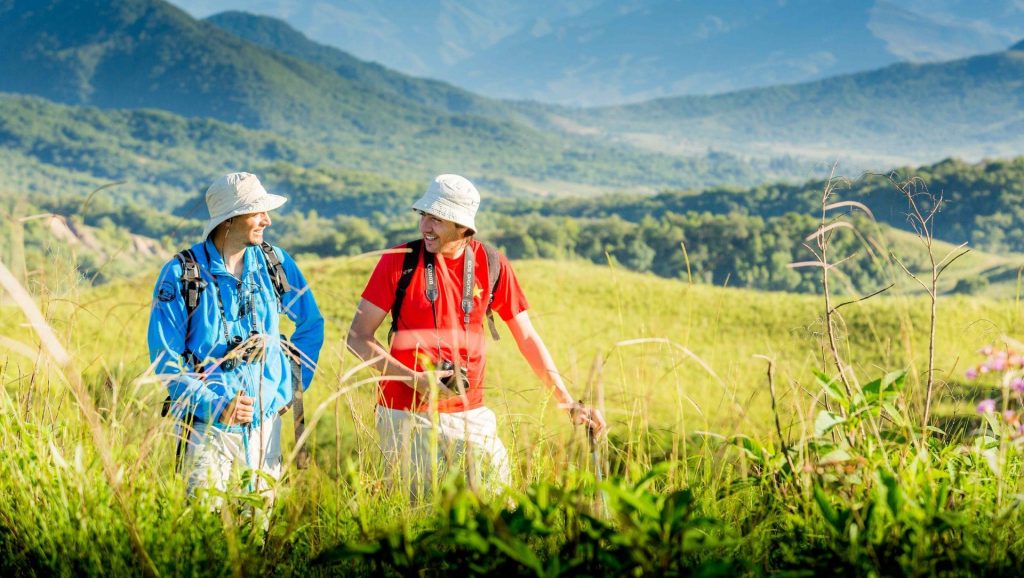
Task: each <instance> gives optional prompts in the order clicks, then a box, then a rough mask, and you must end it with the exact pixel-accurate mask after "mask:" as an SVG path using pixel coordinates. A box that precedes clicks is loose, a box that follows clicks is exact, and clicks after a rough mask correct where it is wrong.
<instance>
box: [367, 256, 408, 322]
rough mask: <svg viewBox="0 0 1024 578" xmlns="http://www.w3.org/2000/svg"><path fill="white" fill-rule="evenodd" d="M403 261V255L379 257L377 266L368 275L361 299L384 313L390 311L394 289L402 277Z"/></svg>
mask: <svg viewBox="0 0 1024 578" xmlns="http://www.w3.org/2000/svg"><path fill="white" fill-rule="evenodd" d="M404 260H405V253H386V254H384V255H381V258H380V261H377V266H376V267H374V268H373V273H371V274H370V280H369V281H367V282H366V288H364V289H363V294H362V297H363V299H366V300H367V301H369V302H370V303H373V304H374V305H376V306H377V307H380V308H381V309H383V310H384V311H391V306H392V305H394V304H395V289H396V288H397V287H398V278H399V277H401V275H402V271H401V269H402V262H403V261H404Z"/></svg>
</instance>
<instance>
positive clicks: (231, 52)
mask: <svg viewBox="0 0 1024 578" xmlns="http://www.w3.org/2000/svg"><path fill="white" fill-rule="evenodd" d="M234 20H241V21H244V24H245V25H244V26H241V27H240V28H243V29H244V30H245V31H246V32H247V33H248V34H249V35H250V37H251V38H252V39H253V41H255V42H260V43H261V44H264V45H265V46H259V45H257V44H254V43H253V42H250V41H247V40H245V39H243V38H240V37H239V36H236V35H235V34H231V33H228V32H227V31H225V29H223V28H218V27H217V26H215V25H214V24H211V23H209V22H203V21H197V20H195V19H193V18H191V17H190V16H189V15H188V14H186V13H185V12H183V11H181V10H180V9H178V8H175V7H174V6H172V5H170V4H168V3H166V2H163V1H162V0H47V2H45V3H40V2H38V1H37V0H11V1H8V2H5V3H0V30H3V31H4V34H3V35H0V53H2V54H4V55H5V56H4V58H2V59H0V91H6V92H11V93H21V94H30V95H37V96H41V97H43V98H46V99H49V100H53V101H56V102H59V103H65V104H69V105H73V106H82V105H88V106H95V107H99V108H103V109H141V108H148V109H162V110H165V111H169V112H171V113H174V114H176V115H180V116H184V117H189V118H210V119H216V120H218V121H222V122H227V123H237V124H239V125H242V126H244V127H245V128H247V129H249V130H263V131H272V132H273V133H275V135H276V136H277V137H278V138H281V139H286V143H285V145H284V146H267V147H266V148H263V149H259V152H258V154H257V155H256V156H255V157H254V158H253V163H256V162H260V161H273V160H284V161H287V162H292V163H297V164H300V165H317V166H337V167H342V168H359V169H361V170H368V169H369V170H375V171H376V172H379V173H380V174H383V175H387V176H391V177H400V178H410V177H415V178H419V179H426V178H429V176H431V175H433V174H436V173H438V172H462V173H465V174H467V175H468V176H471V177H473V178H476V179H478V180H480V181H482V182H485V183H488V184H489V185H490V186H491V187H492V188H493V189H495V190H497V191H500V192H502V193H510V192H517V191H518V192H524V191H534V192H545V193H547V192H553V191H558V190H559V189H566V188H569V189H572V188H574V187H575V188H577V189H576V190H577V191H578V190H579V188H578V187H584V188H585V187H591V188H597V187H601V188H603V187H616V186H621V187H625V188H628V189H633V190H641V189H644V188H647V189H648V190H656V189H657V188H659V187H664V186H698V187H699V186H704V185H707V184H711V183H714V182H718V181H720V179H722V178H729V179H733V178H740V179H741V180H743V181H745V182H751V181H750V180H749V179H754V178H758V177H757V175H758V172H759V171H755V170H752V169H751V168H750V166H749V165H748V164H747V163H744V162H742V161H741V160H740V159H737V158H726V157H723V156H721V155H718V156H716V157H715V159H714V160H713V161H709V160H708V157H707V155H706V154H704V153H702V154H700V155H691V156H690V158H687V159H680V158H679V157H670V156H667V155H661V154H658V153H653V154H652V153H650V152H645V151H638V150H636V149H630V148H628V147H623V146H620V145H609V144H606V143H603V142H600V141H597V140H593V139H586V138H583V137H579V136H577V135H572V134H568V133H561V132H558V131H550V130H537V129H536V128H535V127H534V126H531V122H532V121H530V122H528V120H529V119H530V118H531V116H530V114H532V113H529V114H528V113H527V112H523V111H520V110H518V109H516V108H515V107H511V106H508V105H507V104H505V103H501V102H498V101H491V100H488V99H484V98H481V97H478V96H475V95H473V94H471V93H468V92H466V91H464V90H461V89H457V88H455V87H452V86H449V85H445V84H443V83H440V82H436V81H426V80H418V79H413V78H411V77H408V76H405V75H401V74H398V73H395V72H392V71H388V70H386V69H384V68H382V67H380V66H377V65H372V64H368V63H363V62H359V61H357V60H355V59H353V58H352V57H351V56H349V55H347V54H344V53H343V52H341V51H339V50H337V49H333V48H328V47H323V46H317V45H315V44H313V43H311V42H309V41H307V40H305V39H304V38H302V37H301V36H300V35H298V34H296V33H295V32H294V30H291V29H288V28H287V27H285V26H284V25H283V24H281V23H280V22H275V21H272V20H270V19H265V18H263V19H260V18H251V17H246V16H244V15H234V16H232V15H224V16H223V17H221V18H219V19H217V22H219V23H220V24H221V25H223V26H228V25H229V24H230V23H231V22H232V21H234ZM278 48H285V50H286V51H287V53H286V51H283V50H279V49H278ZM26 102H28V101H20V100H18V101H11V102H9V103H7V104H6V105H5V107H6V108H11V107H20V109H19V112H17V113H12V114H11V115H9V116H8V117H7V118H0V135H3V134H5V133H6V134H8V135H15V136H9V137H8V138H10V139H11V140H6V141H5V140H0V145H7V146H11V147H12V148H14V149H15V150H17V151H19V152H21V153H24V154H29V155H31V154H32V149H28V150H26V149H25V148H24V143H25V142H35V141H36V140H37V139H40V138H43V140H46V139H47V138H49V141H48V144H47V146H46V147H44V148H45V150H48V151H55V150H59V149H60V148H61V147H62V146H72V147H79V146H81V145H82V144H83V143H69V142H67V139H66V131H64V132H62V131H60V130H59V129H58V130H57V131H56V132H55V133H51V134H49V135H45V137H44V135H41V134H39V133H37V132H34V131H35V130H37V129H38V128H39V127H42V126H46V125H48V124H50V123H48V122H46V121H40V122H36V121H35V120H32V117H33V115H36V114H39V111H40V110H41V109H42V108H43V107H41V106H40V105H34V104H33V105H27V104H25V103H26ZM59 114H60V115H61V116H66V117H68V118H74V117H77V116H79V115H77V114H76V113H74V112H70V111H65V112H61V113H59ZM87 116H89V117H90V121H89V122H90V124H91V123H93V119H95V117H97V116H101V115H99V114H98V113H96V112H95V111H92V112H89V113H88V115H87ZM146 118H147V123H146V130H144V131H142V132H143V133H144V134H150V135H162V134H166V133H175V132H177V134H181V132H180V129H179V128H174V127H180V126H181V125H182V122H181V121H180V119H171V118H166V119H164V120H163V121H162V122H166V123H167V126H165V127H154V126H153V121H154V119H153V117H146ZM133 122H135V121H134V120H130V119H129V120H126V119H124V117H123V115H121V116H118V118H117V120H116V121H110V122H109V123H108V125H109V133H110V135H116V134H124V132H125V131H128V133H129V134H131V131H132V130H134V129H133V128H131V125H132V123H133ZM125 123H127V124H128V126H127V127H125ZM5 125H6V126H5ZM211 126H212V127H214V130H211V131H210V132H209V133H208V134H206V135H205V136H206V137H207V138H209V139H212V140H213V141H216V142H217V143H218V144H217V145H215V146H213V148H215V149H217V150H225V146H226V143H229V142H230V138H232V137H230V136H229V135H230V134H231V133H233V132H234V130H233V129H227V128H225V127H223V126H221V125H217V124H214V125H211ZM94 129H95V127H92V128H90V130H94ZM165 129H166V130H165ZM26 131H27V132H26ZM100 133H101V134H102V131H100ZM222 137H223V138H227V139H228V140H222ZM153 138H162V137H153ZM198 138H200V139H202V138H203V135H202V133H200V135H199V137H198ZM135 140H136V139H134V138H133V139H132V141H135ZM256 140H259V141H264V140H266V135H259V136H258V137H257V138H256ZM101 141H102V142H103V146H104V147H106V146H108V144H109V139H107V138H104V139H101ZM174 142H175V146H188V145H187V143H184V144H182V143H180V142H178V141H177V140H176V139H175V140H174ZM149 144H152V145H154V146H159V141H156V142H153V143H149ZM208 145H209V143H204V142H200V141H197V142H196V143H195V146H196V147H197V148H200V147H205V146H208ZM97 146H98V145H97ZM209 146H212V145H209ZM244 148H246V149H251V147H249V146H247V147H244ZM289 151H292V152H289ZM294 151H301V152H300V153H298V154H297V153H295V152H294ZM63 156H64V155H60V154H57V155H55V156H51V157H47V158H49V160H53V159H54V158H58V159H59V158H62V157H63ZM92 156H94V157H96V158H101V159H102V158H103V155H102V154H99V153H96V154H93V155H92ZM115 156H119V155H118V154H115ZM146 156H148V154H147V155H146ZM206 160H207V162H208V163H209V164H210V165H211V166H216V165H221V164H223V163H224V160H223V159H221V158H208V159H206ZM43 161H44V162H48V161H47V160H46V159H43ZM106 164H109V163H106ZM368 165H372V166H368ZM69 168H73V169H75V170H80V169H83V168H85V169H88V167H87V166H86V167H82V166H78V165H72V166H70V167H69ZM149 168H152V165H151V166H150V167H145V166H140V167H138V168H137V169H136V170H137V171H138V172H139V173H142V174H145V173H146V171H147V170H149ZM161 170H163V169H161ZM716 173H720V174H716ZM164 174H166V173H164ZM741 175H745V176H741ZM111 176H114V175H111ZM779 176H782V174H781V173H780V174H779ZM143 180H149V178H148V177H147V178H145V179H143Z"/></svg>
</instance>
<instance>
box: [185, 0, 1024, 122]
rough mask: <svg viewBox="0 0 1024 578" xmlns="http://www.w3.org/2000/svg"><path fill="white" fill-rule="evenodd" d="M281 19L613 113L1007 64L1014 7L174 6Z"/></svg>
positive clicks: (580, 2) (489, 82) (407, 63)
mask: <svg viewBox="0 0 1024 578" xmlns="http://www.w3.org/2000/svg"><path fill="white" fill-rule="evenodd" d="M176 1H177V3H178V4H179V5H181V6H183V7H186V8H188V9H189V10H191V11H193V13H195V14H198V15H202V16H205V15H208V14H210V13H212V12H214V11H218V10H225V9H230V8H234V9H242V10H245V11H248V12H254V13H262V14H268V15H271V16H276V17H279V18H282V19H284V20H286V21H287V22H289V23H290V24H292V26H294V27H295V28H297V29H298V30H300V31H301V32H303V33H304V34H306V35H307V36H309V37H310V38H312V39H313V40H316V41H317V42H321V43H324V44H329V45H333V46H335V47H340V48H343V49H345V50H346V51H348V52H351V53H352V54H354V55H356V56H357V57H359V58H361V59H366V60H371V61H376V62H380V63H382V64H384V65H385V66H387V67H389V68H393V69H396V70H400V71H403V72H407V73H412V74H415V75H420V76H429V77H432V78H438V79H443V80H446V81H448V82H451V83H453V84H455V85H457V86H460V87H463V88H467V89H469V90H472V91H474V92H476V93H479V94H483V95H487V96H500V97H511V98H531V99H536V100H540V101H543V102H560V103H566V104H614V103H621V102H627V101H634V102H635V101H639V100H644V99H648V98H653V97H661V96H672V95H680V94H709V93H721V92H727V91H733V90H737V89H743V88H749V87H757V86H768V85H774V84H788V83H794V82H802V81H807V80H814V79H819V78H825V77H828V76H834V75H837V74H843V73H847V72H857V71H864V70H871V69H875V68H879V67H881V66H885V65H887V64H892V63H895V62H899V61H912V62H936V61H945V60H953V59H957V58H963V57H967V56H972V55H975V54H982V53H990V52H994V51H997V50H1002V49H1004V48H1005V47H1006V46H1008V45H1010V44H1011V43H1012V42H1014V41H1016V40H1019V39H1020V38H1021V37H1024V5H1021V3H1020V2H1017V1H1015V0H977V1H975V2H963V1H962V0H846V1H842V0H817V1H813V0H787V1H781V2H780V1H778V0H716V1H711V0H687V1H683V0H573V1H570V2H539V1H536V0H526V1H523V2H498V1H495V0H463V1H460V2H443V1H441V0H423V1H414V0H377V1H370V0H362V1H349V0H345V1H342V0H290V1H288V2H282V1H280V0H176Z"/></svg>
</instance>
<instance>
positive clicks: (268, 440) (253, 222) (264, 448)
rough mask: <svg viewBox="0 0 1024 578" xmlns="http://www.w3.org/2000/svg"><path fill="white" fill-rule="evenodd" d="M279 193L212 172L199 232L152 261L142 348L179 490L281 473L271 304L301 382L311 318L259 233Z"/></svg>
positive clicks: (316, 321) (281, 371) (287, 268)
mask: <svg viewBox="0 0 1024 578" xmlns="http://www.w3.org/2000/svg"><path fill="white" fill-rule="evenodd" d="M286 200H287V199H285V198H284V197H281V196H278V195H272V194H269V193H267V191H266V189H264V188H263V185H262V184H260V181H259V179H257V178H256V176H255V175H252V174H249V173H232V174H229V175H226V176H223V177H221V178H219V179H217V180H216V181H215V182H214V183H213V184H212V185H211V186H210V188H209V189H208V190H207V191H206V205H207V208H208V209H209V212H210V219H209V221H207V223H206V228H205V230H204V231H203V237H202V238H203V240H202V241H201V242H200V243H197V244H196V245H193V246H192V247H191V249H189V250H187V251H183V252H182V253H179V255H177V256H176V257H175V258H174V259H172V260H170V261H169V262H168V263H167V264H166V265H164V267H163V269H162V270H161V272H160V276H159V278H158V279H157V282H156V286H155V288H154V290H153V311H152V314H151V316H150V320H149V355H150V359H151V360H152V362H153V364H154V367H155V371H156V373H157V374H158V376H159V377H161V378H162V379H163V380H164V381H165V382H166V383H167V388H168V391H169V394H170V396H169V401H170V411H171V413H173V414H174V415H175V416H176V417H177V418H179V419H181V424H182V427H181V428H180V430H181V431H182V435H183V436H184V437H183V441H186V442H187V443H186V445H185V456H184V466H185V470H184V472H185V475H186V477H187V480H188V492H189V495H190V496H194V495H195V494H196V493H197V490H200V489H204V488H216V489H218V490H220V491H222V492H223V491H225V490H228V489H230V486H229V481H231V480H232V472H237V471H239V470H242V471H247V472H248V473H246V474H245V475H244V476H242V477H241V478H235V479H246V480H248V481H246V482H245V483H244V484H243V487H246V488H248V489H249V490H250V491H255V492H260V493H262V494H264V495H266V496H267V497H268V498H269V499H268V504H269V503H270V501H271V500H272V498H273V493H274V492H273V488H271V487H270V485H269V484H268V483H267V481H266V479H265V477H266V476H270V477H271V478H273V479H278V478H279V477H280V475H281V462H282V460H281V418H280V415H281V414H282V413H283V412H284V410H286V409H287V408H288V406H289V404H290V403H291V401H292V397H293V385H292V365H291V363H290V361H289V357H288V355H287V354H286V351H285V349H284V344H283V343H282V340H281V337H280V335H281V333H280V314H281V313H284V314H286V315H287V316H288V317H289V318H291V319H292V320H293V321H294V322H295V332H294V333H293V334H292V336H291V339H290V341H291V344H292V347H293V349H292V351H293V352H297V355H298V357H299V358H300V359H301V360H302V363H301V366H302V388H303V389H305V388H307V387H309V383H310V380H312V378H313V372H314V369H315V368H316V363H317V359H318V357H319V355H320V348H321V346H322V345H323V340H324V320H323V316H321V314H320V310H319V308H318V307H317V304H316V301H315V299H314V298H313V293H312V292H311V291H310V289H309V286H308V285H307V283H306V279H305V278H304V277H303V275H302V273H301V272H300V271H299V268H298V267H297V266H296V265H295V261H293V260H292V258H291V257H290V256H289V255H288V253H286V252H284V251H283V250H281V249H280V248H277V247H271V246H270V245H269V244H265V243H264V241H263V232H264V230H265V229H266V228H267V227H268V226H270V216H269V215H268V211H272V210H274V209H277V208H279V207H280V206H281V205H283V204H284V203H285V201H286ZM275 283H276V287H275ZM190 293H191V295H190ZM190 297H191V301H190ZM253 474H257V475H253ZM215 502H216V504H219V503H220V501H219V500H216V501H215Z"/></svg>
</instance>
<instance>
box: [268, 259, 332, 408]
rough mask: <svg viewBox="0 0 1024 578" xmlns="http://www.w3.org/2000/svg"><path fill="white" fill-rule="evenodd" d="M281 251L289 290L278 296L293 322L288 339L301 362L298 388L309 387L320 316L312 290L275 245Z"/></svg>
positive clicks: (319, 342) (316, 355)
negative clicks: (291, 331)
mask: <svg viewBox="0 0 1024 578" xmlns="http://www.w3.org/2000/svg"><path fill="white" fill-rule="evenodd" d="M276 250H278V251H279V252H280V253H281V265H282V266H283V267H284V273H285V277H287V278H288V285H290V286H291V290H289V291H287V292H286V293H285V294H284V295H282V296H281V305H282V306H283V308H284V313H285V315H287V316H288V318H289V319H291V320H292V321H294V322H295V332H294V333H292V336H291V338H290V341H291V343H292V345H294V346H295V347H296V348H297V349H298V350H299V354H300V358H301V364H302V389H303V390H306V389H308V388H309V384H310V382H312V381H313V374H314V372H315V371H316V367H317V363H318V362H319V360H320V350H321V349H322V348H323V345H324V317H323V315H322V314H321V313H320V307H319V306H318V305H317V304H316V299H315V298H314V296H313V291H312V289H311V288H310V286H309V284H308V283H307V282H306V277H305V276H303V274H302V271H301V270H299V266H298V265H296V264H295V260H294V259H292V257H291V255H289V254H288V253H287V252H286V251H285V250H284V249H280V248H277V249H276Z"/></svg>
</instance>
